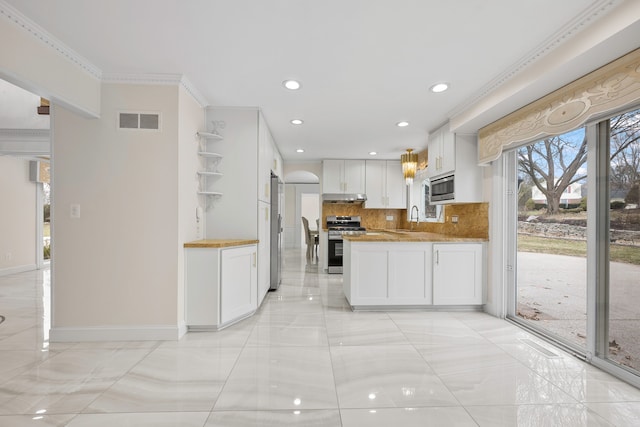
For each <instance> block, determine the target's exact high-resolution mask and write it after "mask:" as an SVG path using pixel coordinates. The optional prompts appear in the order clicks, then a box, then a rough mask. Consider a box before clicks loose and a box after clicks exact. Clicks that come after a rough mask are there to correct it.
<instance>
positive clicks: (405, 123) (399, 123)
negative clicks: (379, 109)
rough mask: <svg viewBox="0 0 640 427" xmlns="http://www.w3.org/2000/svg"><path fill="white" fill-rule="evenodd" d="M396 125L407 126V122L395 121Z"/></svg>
mask: <svg viewBox="0 0 640 427" xmlns="http://www.w3.org/2000/svg"><path fill="white" fill-rule="evenodd" d="M396 126H398V127H400V128H403V127H405V126H409V122H398V123H396Z"/></svg>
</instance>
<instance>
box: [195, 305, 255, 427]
mask: <svg viewBox="0 0 640 427" xmlns="http://www.w3.org/2000/svg"><path fill="white" fill-rule="evenodd" d="M263 302H264V301H263ZM254 327H255V325H254ZM251 333H253V329H252V331H251V332H250V333H249V334H248V335H247V339H246V340H245V342H244V345H243V346H242V348H241V349H240V351H239V352H238V355H237V356H236V360H235V362H233V366H232V367H231V369H229V372H228V373H227V377H226V378H225V380H224V382H223V384H222V387H220V391H219V392H218V395H217V396H216V398H215V399H214V401H213V404H212V405H211V409H210V410H209V416H208V417H207V421H208V419H209V418H210V417H211V413H212V412H213V411H214V410H215V408H216V405H217V404H218V401H219V400H220V396H222V393H224V390H225V388H226V387H227V383H228V382H229V378H231V376H232V375H233V371H235V369H236V368H237V367H238V363H239V361H240V357H241V356H242V353H244V351H245V350H246V349H247V348H248V347H247V342H248V340H249V337H250V336H251ZM207 421H206V422H205V425H206V423H207Z"/></svg>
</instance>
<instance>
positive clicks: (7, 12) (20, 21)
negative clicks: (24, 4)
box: [0, 0, 102, 79]
mask: <svg viewBox="0 0 640 427" xmlns="http://www.w3.org/2000/svg"><path fill="white" fill-rule="evenodd" d="M0 19H6V20H8V21H9V22H11V23H12V24H14V25H17V26H18V27H20V28H21V29H22V30H23V31H26V32H27V33H29V34H30V35H31V36H33V37H35V38H36V39H38V40H39V41H40V42H41V43H44V44H45V45H46V46H47V47H48V48H50V49H53V50H54V51H56V53H57V54H59V55H62V56H64V57H65V58H67V59H68V60H69V61H71V62H72V63H74V64H75V65H76V66H78V67H79V68H81V69H82V70H84V71H85V72H87V73H89V74H90V75H92V76H93V77H95V78H97V79H101V78H102V71H101V70H100V69H99V68H98V67H96V66H95V65H93V64H92V63H91V62H90V61H89V60H87V59H86V58H84V57H83V56H82V55H80V54H78V53H77V52H75V51H74V50H73V49H71V48H70V47H69V46H67V45H65V44H64V43H62V42H61V41H60V40H58V39H57V38H56V37H54V36H53V35H52V34H50V33H49V32H48V31H46V30H45V29H44V28H42V27H41V26H39V25H38V24H36V23H35V22H33V21H32V20H31V19H29V18H28V17H26V16H25V15H23V14H22V13H21V12H19V11H18V10H16V9H15V8H13V7H12V6H10V5H8V4H7V3H6V2H4V1H3V0H0Z"/></svg>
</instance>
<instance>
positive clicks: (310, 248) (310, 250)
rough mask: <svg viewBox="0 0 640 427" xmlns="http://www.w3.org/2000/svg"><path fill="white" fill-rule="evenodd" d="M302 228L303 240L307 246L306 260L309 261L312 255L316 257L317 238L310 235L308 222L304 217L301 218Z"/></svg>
mask: <svg viewBox="0 0 640 427" xmlns="http://www.w3.org/2000/svg"><path fill="white" fill-rule="evenodd" d="M302 226H303V228H304V240H305V243H306V244H307V259H311V258H312V257H313V256H314V254H315V256H318V236H317V235H315V236H313V235H311V231H310V230H309V220H308V219H307V218H305V217H302Z"/></svg>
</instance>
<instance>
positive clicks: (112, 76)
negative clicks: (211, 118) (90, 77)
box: [102, 73, 210, 108]
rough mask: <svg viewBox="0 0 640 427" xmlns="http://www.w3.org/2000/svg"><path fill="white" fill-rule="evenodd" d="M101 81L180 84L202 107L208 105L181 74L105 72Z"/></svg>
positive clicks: (137, 83)
mask: <svg viewBox="0 0 640 427" xmlns="http://www.w3.org/2000/svg"><path fill="white" fill-rule="evenodd" d="M102 83H113V84H134V85H160V86H182V87H183V88H184V90H186V91H187V92H188V93H189V94H190V95H191V96H192V97H193V99H195V100H196V102H198V104H200V106H201V107H202V108H205V107H207V106H209V105H210V104H209V102H208V101H207V99H206V98H205V97H204V96H203V95H202V93H201V92H200V91H199V90H198V89H197V88H196V87H195V86H194V85H193V84H192V83H191V81H190V80H189V79H188V78H186V77H185V76H183V75H182V74H154V73H146V74H133V73H106V74H103V76H102Z"/></svg>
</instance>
